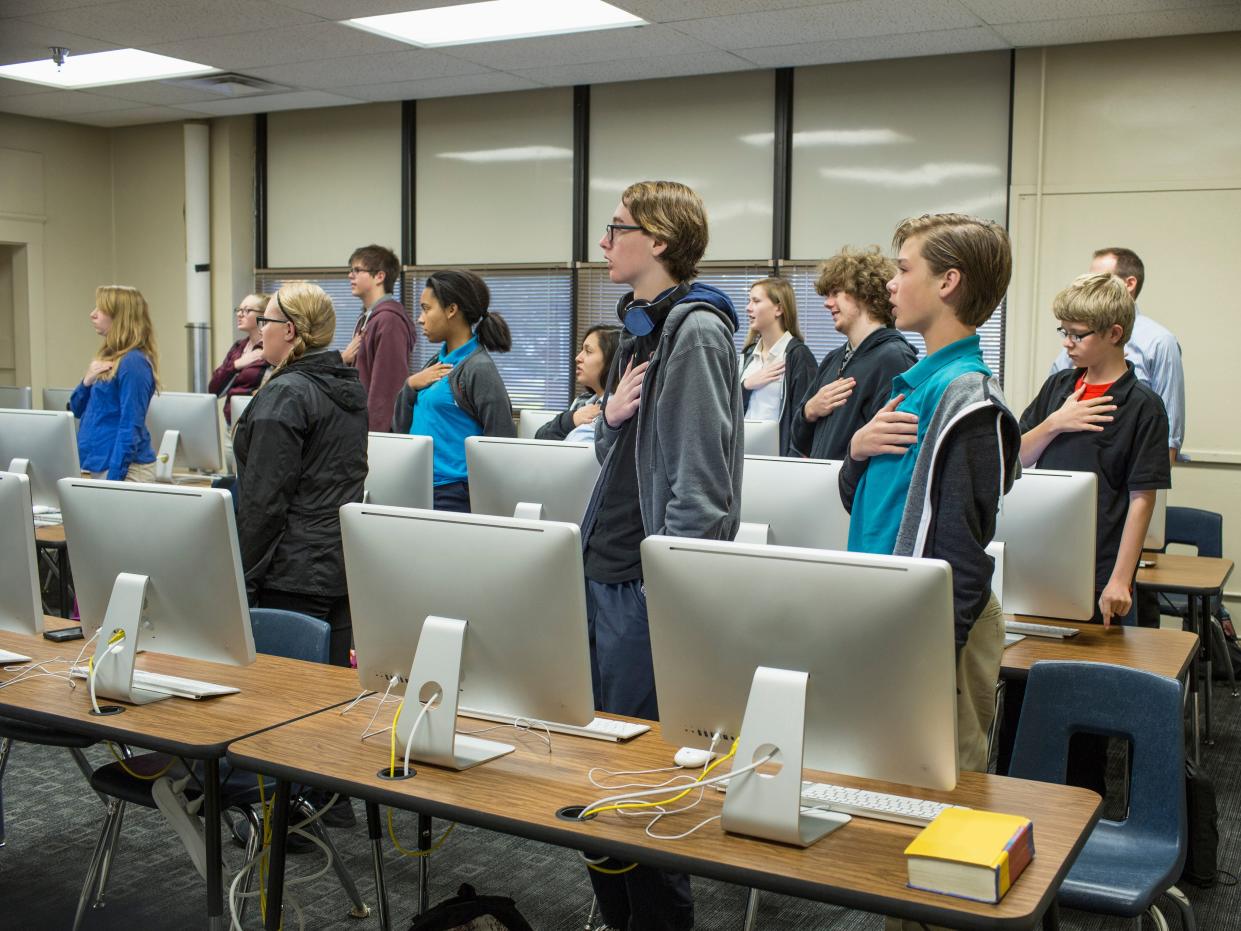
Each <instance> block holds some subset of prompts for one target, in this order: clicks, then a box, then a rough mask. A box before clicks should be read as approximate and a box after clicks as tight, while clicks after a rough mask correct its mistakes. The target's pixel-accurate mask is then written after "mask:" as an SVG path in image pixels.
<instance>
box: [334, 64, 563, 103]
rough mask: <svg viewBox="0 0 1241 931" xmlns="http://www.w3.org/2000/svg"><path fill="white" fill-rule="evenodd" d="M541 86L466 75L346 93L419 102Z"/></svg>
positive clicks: (507, 77) (509, 77)
mask: <svg viewBox="0 0 1241 931" xmlns="http://www.w3.org/2000/svg"><path fill="white" fill-rule="evenodd" d="M542 86H543V85H542V84H540V83H538V82H536V81H532V80H530V79H529V78H525V77H520V76H518V75H513V74H505V73H503V72H500V71H488V72H485V73H483V74H466V75H461V76H458V77H450V78H428V79H426V80H424V81H399V82H396V83H393V84H364V85H361V86H358V87H350V88H349V93H350V94H352V95H354V96H355V97H360V98H361V99H363V100H421V99H423V98H426V97H456V96H460V95H465V94H493V93H500V92H502V91H524V90H533V89H534V88H537V87H542Z"/></svg>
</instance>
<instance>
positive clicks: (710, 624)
mask: <svg viewBox="0 0 1241 931" xmlns="http://www.w3.org/2000/svg"><path fill="white" fill-rule="evenodd" d="M642 573H643V579H644V581H645V584H646V598H647V611H648V614H649V618H650V634H651V653H652V655H653V658H654V663H655V687H656V690H657V691H658V693H659V714H660V723H661V726H662V728H663V734H664V739H665V740H667V741H668V742H669V743H672V744H678V743H679V744H684V745H685V746H688V747H697V748H710V747H711V745H712V744H713V743H715V741H716V740H717V739H718V740H720V741H722V742H723V744H722V745H723V746H724V747H728V746H729V744H730V743H731V742H732V741H733V740H734V739H737V740H739V743H738V747H737V753H736V760H738V761H743V762H745V763H750V762H752V761H755V760H758V759H760V758H761V757H760V753H761V752H765V750H764V748H773V747H774V748H775V749H774V752H775V753H776V754H777V757H778V759H777V763H779V764H780V765H781V766H782V768H781V770H780V773H778V774H776V775H775V776H769V775H760V774H759V773H757V772H751V773H749V774H746V775H745V776H744V777H743V778H744V780H745V782H744V783H741V780H740V779H738V778H737V777H734V778H733V779H732V780H731V781H730V782H729V785H728V796H727V799H726V801H725V812H724V828H725V830H730V831H734V830H735V831H737V832H738V833H746V834H753V835H754V836H760V837H766V838H768V839H773V840H780V841H783V842H786V843H792V844H800V845H802V846H805V845H807V844H809V843H813V842H814V840H817V839H818V837H820V836H822V833H824V832H826V831H827V830H831V829H832V828H833V827H835V826H837V825H838V823H839V822H837V823H830V821H829V823H826V824H824V825H816V824H814V823H813V822H819V821H820V820H822V819H821V818H820V817H819V816H815V817H812V818H810V820H809V821H808V820H807V818H806V817H805V816H799V803H800V798H801V779H802V767H803V765H804V766H808V767H811V768H813V769H819V770H827V771H829V772H833V773H844V774H849V775H853V776H862V777H866V778H871V779H880V780H885V781H888V782H899V783H905V784H908V785H916V786H920V787H924V788H931V789H945V790H946V789H952V788H954V787H955V785H956V781H957V741H956V722H957V704H956V701H957V699H956V650H955V647H954V640H953V611H952V570H951V568H950V567H949V566H948V564H947V563H945V562H942V561H940V560H935V559H911V558H906V557H899V556H871V555H866V554H860V553H840V552H829V551H823V550H813V549H803V548H800V547H782V546H757V545H751V544H743V543H730V542H724V541H703V540H687V539H683V538H676V537H663V536H653V537H648V538H647V539H646V540H644V541H643V542H642ZM751 777H753V778H751ZM782 777H783V778H782ZM734 792H737V795H736V796H735V797H734ZM730 807H731V808H733V811H732V812H731V813H730V811H729V809H730ZM827 814H834V813H827Z"/></svg>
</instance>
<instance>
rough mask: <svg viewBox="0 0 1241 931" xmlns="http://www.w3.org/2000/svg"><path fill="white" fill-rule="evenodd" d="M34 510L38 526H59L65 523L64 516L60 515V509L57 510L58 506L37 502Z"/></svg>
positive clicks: (35, 521)
mask: <svg viewBox="0 0 1241 931" xmlns="http://www.w3.org/2000/svg"><path fill="white" fill-rule="evenodd" d="M33 512H34V525H35V526H36V527H58V526H60V525H61V524H63V523H64V518H63V517H61V516H60V511H58V510H56V508H50V507H48V506H47V505H43V504H36V505H35V506H34V508H33Z"/></svg>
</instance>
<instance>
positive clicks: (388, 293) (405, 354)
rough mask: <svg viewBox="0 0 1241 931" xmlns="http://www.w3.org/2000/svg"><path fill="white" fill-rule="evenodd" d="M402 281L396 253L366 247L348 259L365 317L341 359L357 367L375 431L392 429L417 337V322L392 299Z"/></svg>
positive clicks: (351, 275)
mask: <svg viewBox="0 0 1241 931" xmlns="http://www.w3.org/2000/svg"><path fill="white" fill-rule="evenodd" d="M400 277H401V263H400V261H399V260H398V259H397V257H396V255H395V254H394V253H393V252H392V250H391V249H385V248H384V247H383V246H373V245H372V246H362V247H361V248H360V249H355V250H354V252H353V255H351V256H349V289H350V291H352V292H353V295H354V297H358V298H361V300H362V316H361V317H359V318H358V325H357V326H356V327H355V328H354V331H353V339H351V340H350V341H349V345H348V346H346V347H345V348H344V350H343V351H342V352H341V357H342V358H343V359H344V360H345V362H347V363H348V364H349V365H353V366H356V367H357V370H358V377H359V378H361V380H362V387H363V388H365V389H366V411H367V420H368V422H369V425H370V429H371V430H375V431H381V432H382V431H386V430H388V429H390V427H391V424H392V409H393V407H394V406H395V404H396V396H397V395H398V394H399V393H400V391H401V388H402V387H403V386H404V385H405V379H406V378H408V377H409V363H410V357H411V355H412V354H413V351H414V340H415V339H416V333H415V331H414V322H413V320H411V319H410V316H409V314H408V313H406V312H405V308H404V306H402V304H401V302H400V301H398V300H397V299H396V298H394V297H393V296H392V291H393V289H394V288H395V287H396V283H397V280H398V279H399V278H400Z"/></svg>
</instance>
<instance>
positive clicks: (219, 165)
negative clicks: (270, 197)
mask: <svg viewBox="0 0 1241 931" xmlns="http://www.w3.org/2000/svg"><path fill="white" fill-rule="evenodd" d="M253 288H254V117H252V116H233V117H226V118H224V119H218V120H212V121H211V346H212V352H211V359H212V363H211V364H212V365H213V366H214V365H216V364H217V363H218V362H219V361H220V360H221V359H223V358H224V353H226V352H227V351H228V347H229V346H230V345H232V343H233V341H234V340H236V339H237V338H238V337H239V336H240V335H241V334H240V333H238V332H237V331H236V330H235V329H234V327H235V326H236V322H235V320H234V314H233V310H234V308H236V307H237V305H238V304H239V303H241V299H242V298H243V297H245V296H246V294H248V293H249V292H250V291H251V290H252V289H253Z"/></svg>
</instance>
